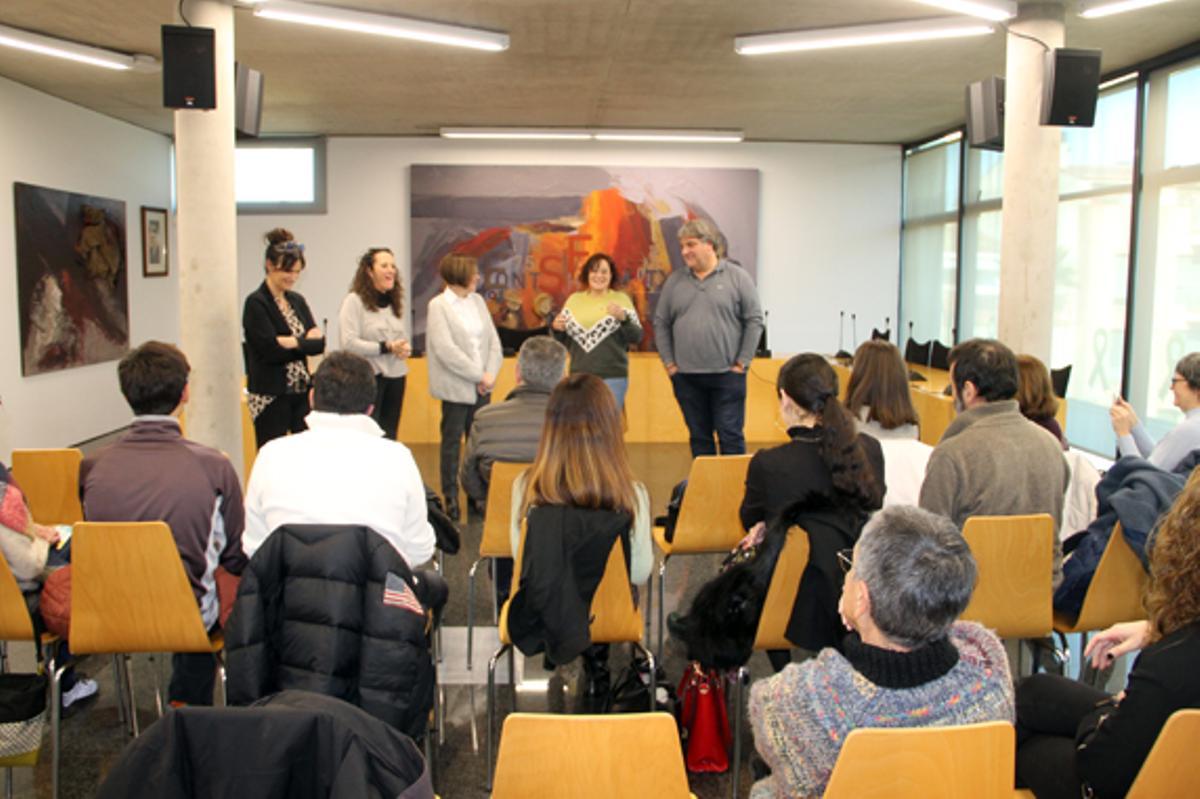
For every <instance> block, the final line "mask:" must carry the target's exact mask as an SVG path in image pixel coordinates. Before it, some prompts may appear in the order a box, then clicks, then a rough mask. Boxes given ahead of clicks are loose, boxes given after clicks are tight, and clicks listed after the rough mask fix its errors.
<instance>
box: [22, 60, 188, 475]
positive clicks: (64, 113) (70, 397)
mask: <svg viewBox="0 0 1200 799" xmlns="http://www.w3.org/2000/svg"><path fill="white" fill-rule="evenodd" d="M0 109H2V110H0V309H3V311H2V312H0V317H2V318H3V319H4V321H3V323H0V324H2V325H3V326H2V327H0V458H2V459H3V460H4V461H5V462H6V463H7V462H10V460H11V458H10V454H11V450H12V449H15V448H23V447H56V446H67V445H70V444H74V443H76V442H79V441H82V440H84V439H87V438H90V437H92V436H95V435H99V434H101V433H105V432H108V431H110V430H113V429H116V428H118V427H121V426H123V425H125V424H127V423H128V422H129V418H130V412H129V407H128V406H127V405H126V404H125V401H124V399H123V398H122V397H121V392H120V390H119V389H118V387H117V375H116V362H115V361H113V362H108V363H101V364H95V365H92V366H85V367H81V368H78V369H67V370H64V371H60V372H52V373H49V374H41V375H36V376H34V377H22V376H21V353H20V329H19V322H18V313H17V273H16V250H17V247H16V224H15V221H14V219H13V188H12V184H13V182H14V181H16V182H22V183H32V184H36V185H39V186H46V187H48V188H53V189H60V190H64V191H72V192H77V193H80V194H92V195H98V196H101V197H110V198H113V199H117V200H123V201H124V202H125V225H126V257H127V269H128V275H129V316H130V319H129V322H130V342H131V343H132V344H134V345H136V344H137V343H139V342H141V341H144V340H146V339H149V338H158V339H163V340H166V341H178V340H179V299H178V293H179V286H178V282H177V280H176V278H175V275H174V272H175V269H174V266H172V268H171V272H172V274H171V276H169V277H165V278H153V279H147V278H143V277H142V240H141V206H143V205H149V206H156V207H159V208H166V207H167V204H168V200H169V196H170V141H169V140H168V139H167V138H166V137H165V136H162V135H160V134H157V133H152V132H150V131H147V130H144V129H142V128H138V127H134V126H132V125H129V124H127V123H124V122H118V121H117V120H114V119H112V118H110V117H106V116H102V115H100V114H97V113H94V112H92V111H87V110H85V109H83V108H81V107H79V106H76V105H73V104H71V103H67V102H64V101H62V100H58V99H56V98H53V97H50V96H49V95H46V94H42V93H41V92H37V91H34V90H32V89H29V88H27V87H25V86H22V85H20V84H17V83H13V82H12V81H9V80H6V79H3V78H0Z"/></svg>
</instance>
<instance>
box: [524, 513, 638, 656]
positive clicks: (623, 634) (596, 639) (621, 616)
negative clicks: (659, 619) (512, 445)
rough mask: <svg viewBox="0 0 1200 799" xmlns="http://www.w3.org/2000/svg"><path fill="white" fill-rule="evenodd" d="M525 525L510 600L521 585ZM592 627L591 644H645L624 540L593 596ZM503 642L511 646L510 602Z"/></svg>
mask: <svg viewBox="0 0 1200 799" xmlns="http://www.w3.org/2000/svg"><path fill="white" fill-rule="evenodd" d="M525 527H526V525H525V521H524V520H522V521H521V541H520V546H519V547H518V548H517V552H516V555H515V557H514V559H513V576H512V585H511V588H510V590H509V596H514V595H515V594H516V593H517V588H518V587H519V586H520V583H521V561H522V557H523V555H524V553H525ZM591 612H592V623H591V625H590V626H589V628H588V629H589V630H590V633H591V637H592V643H594V644H605V643H618V642H623V641H641V640H642V624H643V622H642V613H641V611H639V610H638V609H637V608H636V607H635V606H634V604H633V592H632V591H631V590H630V586H629V568H628V567H627V566H626V565H625V551H624V550H623V549H622V548H621V540H620V539H619V538H618V539H617V540H616V541H614V542H613V548H612V549H611V550H609V553H608V563H606V564H605V566H604V576H603V577H601V578H600V585H598V586H596V593H595V594H593V595H592V608H591ZM500 642H501V643H504V644H507V643H511V639H510V638H509V637H508V602H505V603H504V607H503V608H501V611H500Z"/></svg>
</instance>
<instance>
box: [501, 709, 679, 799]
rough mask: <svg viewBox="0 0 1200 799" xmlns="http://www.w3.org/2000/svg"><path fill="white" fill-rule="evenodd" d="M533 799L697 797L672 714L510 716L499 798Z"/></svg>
mask: <svg viewBox="0 0 1200 799" xmlns="http://www.w3.org/2000/svg"><path fill="white" fill-rule="evenodd" d="M534 796H556V797H563V799H611V797H619V796H639V797H655V799H687V797H690V796H693V794H691V793H689V791H688V782H687V773H686V771H685V770H684V767H683V750H682V748H681V747H680V745H679V731H678V728H677V727H676V726H675V720H674V719H673V718H671V716H670V715H669V714H667V713H616V714H611V715H604V716H588V715H582V716H563V715H558V714H553V713H513V714H511V715H509V717H508V718H507V719H505V720H504V734H503V735H502V736H501V738H500V755H499V758H498V762H497V765H496V784H495V787H494V788H493V790H492V797H493V799H510V798H511V799H527V797H534Z"/></svg>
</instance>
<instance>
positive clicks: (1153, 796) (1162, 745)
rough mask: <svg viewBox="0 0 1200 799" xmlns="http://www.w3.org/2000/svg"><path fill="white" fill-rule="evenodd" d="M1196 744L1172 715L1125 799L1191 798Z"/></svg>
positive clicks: (1183, 718)
mask: <svg viewBox="0 0 1200 799" xmlns="http://www.w3.org/2000/svg"><path fill="white" fill-rule="evenodd" d="M502 743H503V742H502ZM1197 744H1200V710H1177V711H1175V712H1174V713H1172V714H1171V717H1170V718H1169V719H1167V723H1166V724H1164V725H1163V728H1162V731H1161V732H1159V734H1158V739H1157V740H1155V742H1154V746H1153V747H1152V748H1151V749H1150V754H1149V755H1147V756H1146V762H1145V763H1143V764H1142V768H1141V770H1139V771H1138V775H1137V779H1135V780H1134V781H1133V785H1132V786H1131V787H1130V789H1129V793H1128V794H1126V799H1159V798H1160V797H1163V796H1190V795H1192V791H1194V790H1196V786H1197V785H1200V759H1197V758H1196V747H1197Z"/></svg>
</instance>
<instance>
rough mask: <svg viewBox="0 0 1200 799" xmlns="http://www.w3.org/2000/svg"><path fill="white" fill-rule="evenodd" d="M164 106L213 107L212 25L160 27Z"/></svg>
mask: <svg viewBox="0 0 1200 799" xmlns="http://www.w3.org/2000/svg"><path fill="white" fill-rule="evenodd" d="M162 53H163V70H162V75H163V105H164V106H166V107H167V108H216V107H217V62H216V39H215V32H214V31H213V29H212V28H193V27H187V26H183V25H163V26H162Z"/></svg>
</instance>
